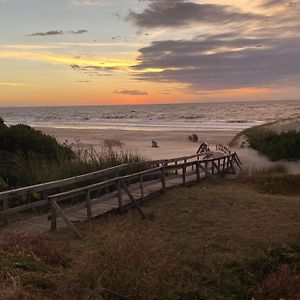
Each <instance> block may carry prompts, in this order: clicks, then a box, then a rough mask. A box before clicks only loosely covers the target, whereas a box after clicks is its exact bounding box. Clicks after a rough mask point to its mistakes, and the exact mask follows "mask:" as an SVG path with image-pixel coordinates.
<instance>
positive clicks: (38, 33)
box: [27, 29, 88, 36]
mask: <svg viewBox="0 0 300 300" xmlns="http://www.w3.org/2000/svg"><path fill="white" fill-rule="evenodd" d="M87 32H88V31H87V30H86V29H80V30H77V31H74V30H69V31H67V32H65V31H63V30H51V31H47V32H35V33H32V34H28V35H27V36H53V35H63V34H66V33H70V34H83V33H87Z"/></svg>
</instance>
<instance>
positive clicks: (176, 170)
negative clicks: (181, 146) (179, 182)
mask: <svg viewBox="0 0 300 300" xmlns="http://www.w3.org/2000/svg"><path fill="white" fill-rule="evenodd" d="M177 165H178V162H177V160H176V161H175V166H177ZM175 175H178V169H177V168H176V169H175Z"/></svg>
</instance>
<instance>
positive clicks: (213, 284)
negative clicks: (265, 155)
mask: <svg viewBox="0 0 300 300" xmlns="http://www.w3.org/2000/svg"><path fill="white" fill-rule="evenodd" d="M270 176H271V177H272V178H274V180H275V178H277V179H276V180H278V182H282V183H283V182H284V181H285V179H283V177H284V176H286V175H285V174H283V173H281V174H275V173H274V174H267V175H264V174H261V175H259V176H258V177H257V178H256V179H254V178H253V177H252V181H249V180H248V179H249V178H247V177H244V176H242V177H241V178H238V179H235V180H231V181H225V179H217V178H211V179H208V180H205V181H204V182H203V183H202V184H201V185H196V186H193V187H190V188H175V189H172V190H169V191H167V192H166V193H165V194H164V195H161V196H159V197H157V198H155V199H153V200H149V201H147V202H145V203H144V204H143V209H144V210H145V212H147V214H151V216H152V217H151V218H150V219H148V220H141V218H140V216H139V214H138V212H137V211H136V210H134V209H132V210H129V211H128V212H127V213H126V214H125V215H111V216H107V217H105V218H100V219H95V220H94V221H93V222H92V224H91V225H92V226H90V227H88V224H80V225H79V224H78V226H80V231H81V232H82V234H83V235H84V241H83V242H82V241H80V240H74V239H73V238H72V236H71V235H70V234H69V231H67V230H66V231H60V232H59V233H57V234H55V235H51V234H45V235H43V236H24V235H22V236H20V235H13V234H12V235H8V236H6V237H4V238H3V239H2V238H1V241H0V290H1V296H2V297H3V299H180V300H189V299H199V300H200V299H201V300H206V299H207V300H208V299H216V300H218V299H233V300H234V299H243V300H244V299H255V300H262V299H298V298H299V296H300V295H299V290H300V275H299V269H300V247H299V243H298V241H299V238H300V237H299V230H300V225H299V222H298V220H299V214H300V213H299V211H300V202H299V196H295V195H299V188H298V187H297V186H294V187H293V188H291V189H290V190H289V191H285V190H284V191H283V190H280V189H279V190H272V191H269V190H268V188H266V189H264V188H263V189H261V188H260V186H261V185H262V184H263V185H264V184H266V183H267V182H268V180H269V178H270ZM289 176H293V175H289ZM281 177H282V178H281ZM278 178H279V179H278ZM290 179H291V178H290V177H289V178H288V179H287V180H290ZM297 180H299V176H298V177H297V176H295V178H293V181H297ZM88 228H89V229H88ZM275 233H276V234H275ZM0 298H1V297H0Z"/></svg>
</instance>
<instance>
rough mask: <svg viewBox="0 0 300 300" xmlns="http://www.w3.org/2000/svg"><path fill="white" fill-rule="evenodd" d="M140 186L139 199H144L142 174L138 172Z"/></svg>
mask: <svg viewBox="0 0 300 300" xmlns="http://www.w3.org/2000/svg"><path fill="white" fill-rule="evenodd" d="M139 178H140V188H141V199H142V200H143V199H144V176H143V175H142V174H140V176H139Z"/></svg>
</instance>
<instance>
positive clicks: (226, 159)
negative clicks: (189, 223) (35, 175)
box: [0, 152, 239, 217]
mask: <svg viewBox="0 0 300 300" xmlns="http://www.w3.org/2000/svg"><path fill="white" fill-rule="evenodd" d="M202 155H203V154H201V155H199V154H197V155H192V156H187V157H180V158H177V159H171V160H160V161H150V162H149V161H148V162H143V163H145V164H148V165H149V166H153V165H155V164H160V165H161V166H159V167H156V168H151V169H148V170H145V171H140V172H137V173H133V174H130V175H124V176H115V177H114V178H111V179H108V180H105V181H103V182H99V183H95V184H90V185H87V186H84V187H81V188H76V189H73V190H69V191H66V192H61V193H57V194H53V195H49V196H48V197H47V199H43V200H40V201H36V202H33V203H29V204H23V205H20V206H17V207H13V208H6V209H4V210H3V211H0V217H5V216H8V215H10V214H14V213H17V212H22V211H25V210H28V209H32V208H36V207H41V206H45V205H48V203H52V202H53V201H54V200H55V201H56V203H57V202H60V201H63V200H65V199H69V198H71V197H74V196H81V195H85V194H88V195H89V196H90V193H91V192H93V191H97V190H99V189H103V188H105V187H108V186H111V185H115V187H116V191H118V185H120V182H121V181H122V182H126V181H128V180H132V179H135V178H137V179H138V181H140V183H141V189H143V183H142V182H143V181H144V176H146V175H150V174H159V176H160V177H161V180H162V188H163V190H164V189H165V183H164V180H165V179H166V171H170V170H176V171H177V170H180V169H182V172H183V173H182V176H183V184H185V176H186V168H188V167H194V166H195V167H196V175H197V181H199V180H200V169H201V170H202V171H203V170H204V171H205V174H206V175H207V174H208V171H209V170H211V173H212V174H213V173H214V170H215V169H216V170H217V173H220V172H221V168H222V169H223V171H224V170H227V169H229V168H232V167H233V165H232V164H233V163H234V162H235V163H236V164H238V163H239V160H238V157H237V154H236V153H235V152H234V153H231V154H229V155H225V156H221V157H216V158H210V159H204V160H199V157H201V156H202ZM191 158H197V159H196V160H193V161H190V162H188V160H189V159H191ZM222 160H223V163H222V165H221V164H220V162H221V161H222ZM178 161H184V162H183V163H180V164H179V163H178ZM166 162H167V163H168V162H175V164H170V165H168V164H166ZM215 162H218V164H216V163H215ZM210 163H211V167H209V164H210ZM138 164H141V163H135V164H127V165H126V164H125V165H121V166H119V167H122V169H123V168H124V166H128V167H132V166H136V165H138ZM201 164H205V166H201ZM108 170H109V171H112V170H114V171H116V170H120V168H118V167H113V168H110V169H106V170H101V171H98V172H93V173H89V174H87V175H89V176H91V175H92V174H103V173H105V171H108ZM175 174H176V175H177V174H178V172H176V173H175ZM83 177H84V175H81V176H77V177H72V178H71V179H72V180H74V179H76V178H83ZM89 178H90V177H89ZM150 181H151V180H150ZM59 182H64V183H65V182H70V178H69V179H66V180H61V181H55V182H50V183H47V184H42V185H43V186H51V188H53V184H57V183H59ZM40 186H41V185H36V186H32V187H27V188H22V189H18V190H14V191H9V192H4V193H1V194H2V195H3V194H5V195H6V196H7V195H13V196H16V192H17V193H18V192H20V191H24V190H26V192H28V191H31V190H32V188H33V187H40ZM60 186H61V185H60ZM35 191H36V190H35ZM1 194H0V195H1ZM119 196H120V195H119ZM119 196H118V197H119ZM5 199H7V198H5ZM5 199H4V200H5ZM2 200H3V198H2ZM119 201H120V202H121V198H120V199H119Z"/></svg>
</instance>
